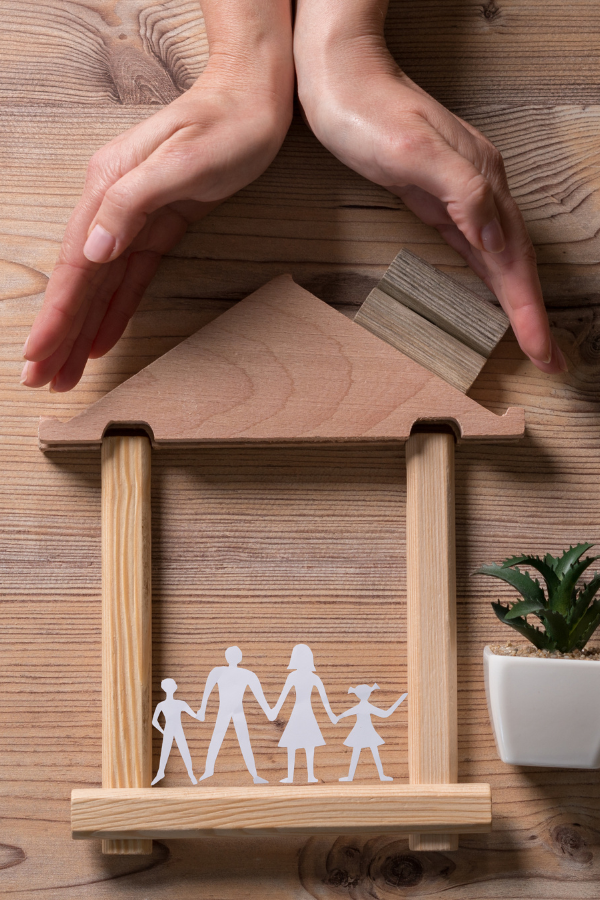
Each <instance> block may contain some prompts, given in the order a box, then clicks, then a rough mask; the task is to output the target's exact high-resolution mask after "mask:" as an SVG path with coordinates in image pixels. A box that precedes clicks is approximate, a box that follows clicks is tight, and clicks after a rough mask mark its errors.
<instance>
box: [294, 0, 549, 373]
mask: <svg viewBox="0 0 600 900" xmlns="http://www.w3.org/2000/svg"><path fill="white" fill-rule="evenodd" d="M387 6H388V2H387V0H298V3H297V11H296V21H295V25H294V59H295V65H296V74H297V79H298V94H299V98H300V102H301V104H302V108H303V110H304V113H305V116H306V119H307V121H308V123H309V125H310V127H311V128H312V130H313V132H314V134H315V135H316V137H317V138H318V139H319V140H320V141H321V143H322V144H323V145H324V146H325V147H327V149H328V150H329V151H330V152H331V153H333V154H334V156H336V157H337V158H338V159H339V160H341V162H343V163H344V164H345V165H347V166H349V167H350V168H351V169H354V170H355V171H356V172H358V173H359V174H361V175H363V176H364V177H365V178H368V179H369V180H371V181H373V182H375V183H376V184H379V185H382V186H383V187H385V188H387V189H388V190H389V191H391V192H392V193H394V194H396V195H397V196H398V197H400V198H401V199H402V200H403V202H404V203H405V204H406V206H408V207H409V209H411V210H412V211H413V212H414V213H416V215H418V216H419V218H420V219H422V221H423V222H425V223H426V224H428V225H433V226H434V227H435V228H437V230H438V231H439V232H440V234H441V235H442V236H443V237H444V239H445V240H446V241H447V242H448V244H450V246H451V247H454V249H455V250H457V251H458V252H459V253H460V254H461V255H462V256H463V257H464V258H465V259H466V261H467V263H468V264H469V266H470V267H471V268H472V269H473V270H474V271H475V272H476V274H477V275H479V277H480V278H481V279H482V280H483V281H484V282H485V283H486V284H487V286H488V287H489V288H490V289H491V290H492V291H493V292H494V293H495V295H496V297H497V298H498V300H499V301H500V303H501V305H502V307H503V308H504V310H505V312H506V313H507V315H508V316H509V318H510V321H511V324H512V327H513V330H514V332H515V335H516V337H517V340H518V342H519V344H520V346H521V349H522V350H523V351H524V352H525V353H526V354H527V356H529V357H530V359H531V360H532V362H534V363H535V365H536V366H537V367H538V368H539V369H541V370H542V371H543V372H547V373H555V372H560V371H565V370H566V368H567V366H566V362H565V360H564V357H563V355H562V353H561V351H560V349H559V347H558V345H557V344H556V342H555V340H554V339H553V338H552V336H551V334H550V328H549V325H548V318H547V315H546V310H545V307H544V301H543V298H542V291H541V288H540V283H539V278H538V273H537V265H536V258H535V251H534V249H533V246H532V243H531V240H530V238H529V235H528V233H527V229H526V227H525V223H524V221H523V218H522V216H521V213H520V212H519V209H518V207H517V205H516V203H515V202H514V200H513V198H512V196H511V194H510V190H509V187H508V183H507V179H506V174H505V171H504V165H503V162H502V156H501V154H500V153H499V151H498V150H497V149H496V148H495V147H494V146H493V144H492V143H491V142H490V141H489V140H487V138H485V137H484V136H483V135H482V134H481V133H480V132H478V131H477V129H475V128H474V127H473V126H472V125H470V124H469V123H468V122H465V121H463V120H462V119H460V118H459V117H458V116H455V115H453V114H452V113H451V112H449V111H448V110H447V109H445V108H444V107H443V106H441V104H439V103H438V102H437V101H436V100H434V99H433V97H431V96H429V95H428V94H427V93H426V92H425V91H423V90H422V89H421V88H420V87H418V85H416V84H415V83H414V82H413V81H411V80H410V78H408V77H407V76H406V75H405V74H404V73H403V72H402V71H401V70H400V69H399V67H398V66H397V64H396V63H395V61H394V60H393V58H392V56H391V55H390V53H389V51H388V49H387V46H386V43H385V38H384V31H383V29H384V22H385V16H386V12H387Z"/></svg>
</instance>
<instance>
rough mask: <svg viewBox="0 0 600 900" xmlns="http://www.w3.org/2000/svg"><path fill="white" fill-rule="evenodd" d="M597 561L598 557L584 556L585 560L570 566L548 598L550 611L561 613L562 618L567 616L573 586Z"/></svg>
mask: <svg viewBox="0 0 600 900" xmlns="http://www.w3.org/2000/svg"><path fill="white" fill-rule="evenodd" d="M597 559H600V557H598V556H586V557H585V559H582V560H580V561H579V562H577V563H574V564H573V565H572V566H570V568H569V569H568V570H567V571H566V572H565V574H564V575H563V576H562V578H561V580H560V585H559V587H558V589H557V590H555V591H553V592H552V593H551V594H550V595H549V596H548V606H549V607H550V609H553V610H555V611H556V612H559V613H562V615H563V616H566V615H567V614H568V612H569V610H570V608H571V606H572V605H573V602H574V597H573V594H574V591H575V585H576V584H577V582H578V581H579V579H580V578H581V576H582V575H583V573H584V572H585V570H586V569H587V568H588V567H589V566H591V564H592V563H593V562H595V561H596V560H597Z"/></svg>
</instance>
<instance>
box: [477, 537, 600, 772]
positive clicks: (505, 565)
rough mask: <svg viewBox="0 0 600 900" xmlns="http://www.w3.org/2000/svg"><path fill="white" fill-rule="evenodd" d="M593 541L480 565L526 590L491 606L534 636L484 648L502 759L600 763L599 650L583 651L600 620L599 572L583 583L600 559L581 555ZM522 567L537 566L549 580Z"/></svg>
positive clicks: (526, 634) (574, 764)
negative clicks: (534, 621)
mask: <svg viewBox="0 0 600 900" xmlns="http://www.w3.org/2000/svg"><path fill="white" fill-rule="evenodd" d="M592 546H593V545H592V544H587V543H586V544H578V545H577V546H576V547H570V548H569V549H568V550H566V551H565V552H564V553H563V554H562V556H558V557H555V556H551V555H550V554H546V556H544V557H543V558H541V557H538V556H513V557H510V558H509V559H505V560H504V562H502V563H500V564H496V563H492V564H491V565H485V566H481V568H479V569H478V570H477V573H476V574H481V575H491V576H493V577H494V578H500V579H501V580H502V581H505V582H507V583H508V584H510V585H512V587H514V588H516V590H517V591H518V592H519V593H520V594H521V597H522V599H519V600H518V601H517V602H515V603H509V604H507V605H506V606H504V605H503V604H502V603H500V602H497V603H492V607H493V609H494V612H495V613H496V615H497V616H498V618H499V619H500V621H501V622H504V623H505V624H506V625H510V627H511V628H514V629H515V631H518V632H519V634H521V635H522V636H523V637H525V638H527V640H528V641H529V642H530V644H522V645H520V646H519V645H516V644H513V643H509V644H507V645H506V646H488V647H486V648H485V650H484V652H483V661H484V669H485V689H486V695H487V702H488V708H489V712H490V718H491V721H492V727H493V730H494V737H495V739H496V745H497V747H498V753H499V754H500V758H501V759H502V760H503V762H506V763H512V764H513V765H521V766H563V767H568V768H578V769H597V768H600V650H584V648H585V646H586V644H587V642H588V641H589V640H590V638H591V637H592V635H593V634H594V632H595V630H596V628H597V627H598V625H600V598H596V593H597V592H598V590H599V589H600V572H598V573H596V574H595V575H594V576H593V577H592V579H591V580H590V581H588V582H587V583H581V584H578V582H579V580H580V578H581V577H582V575H583V574H584V572H585V571H586V570H587V569H588V568H589V566H590V565H591V564H592V563H593V562H594V561H595V560H597V559H600V557H598V556H587V557H584V556H583V554H584V553H585V552H586V551H587V550H589V549H590V547H592ZM520 566H527V567H529V568H532V569H534V570H536V571H537V572H538V573H539V574H540V575H541V576H542V578H543V581H544V582H545V584H544V586H542V585H541V584H540V581H539V579H538V578H537V577H534V578H532V577H531V575H530V574H529V573H528V572H527V571H525V570H523V569H521V568H519V567H520ZM529 616H535V617H536V618H537V619H539V621H540V624H541V627H540V626H536V625H534V624H532V623H531V622H529V621H528V617H529Z"/></svg>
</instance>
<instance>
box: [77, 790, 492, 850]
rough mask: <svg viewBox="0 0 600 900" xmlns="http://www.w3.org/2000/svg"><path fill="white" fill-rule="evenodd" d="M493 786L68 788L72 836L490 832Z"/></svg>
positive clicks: (81, 837)
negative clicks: (416, 831) (70, 792)
mask: <svg viewBox="0 0 600 900" xmlns="http://www.w3.org/2000/svg"><path fill="white" fill-rule="evenodd" d="M491 824H492V799H491V790H490V786H489V785H488V784H434V785H431V784H430V785H418V786H416V785H408V784H401V785H339V786H338V785H321V786H319V787H308V786H306V787H304V786H300V785H298V786H297V787H291V788H284V787H279V786H264V787H259V788H257V787H247V788H246V787H230V788H154V789H153V788H119V789H106V788H104V789H102V788H96V789H86V790H75V791H73V792H72V794H71V829H72V833H73V837H74V838H77V839H84V838H104V839H106V838H109V839H113V840H115V839H116V840H119V839H123V838H177V837H179V838H193V837H202V836H208V835H215V834H220V835H223V834H235V835H239V834H244V833H246V834H275V833H276V834H327V833H331V834H348V833H351V832H361V833H366V832H386V831H389V832H395V833H406V832H414V831H415V830H416V829H418V832H419V833H420V834H422V833H427V832H434V833H435V832H440V831H441V830H443V831H444V832H445V833H457V832H469V833H474V832H477V833H479V832H486V831H490V830H491Z"/></svg>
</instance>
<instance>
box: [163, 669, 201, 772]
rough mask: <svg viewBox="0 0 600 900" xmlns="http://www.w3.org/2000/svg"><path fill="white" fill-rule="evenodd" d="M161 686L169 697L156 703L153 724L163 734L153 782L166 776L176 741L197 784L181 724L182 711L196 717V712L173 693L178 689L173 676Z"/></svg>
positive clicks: (166, 679) (188, 770)
mask: <svg viewBox="0 0 600 900" xmlns="http://www.w3.org/2000/svg"><path fill="white" fill-rule="evenodd" d="M160 686H161V688H162V689H163V691H164V692H165V694H166V695H167V699H166V700H162V701H161V702H160V703H157V704H156V709H155V710H154V717H153V719H152V724H153V725H154V727H155V728H157V729H158V730H159V731H160V732H161V733H162V735H163V741H162V748H161V751H160V763H159V766H158V772H157V773H156V778H155V779H154V781H153V782H152V784H156V782H157V781H160V780H161V779H162V778H164V777H165V766H166V765H167V760H168V758H169V754H170V752H171V747H172V746H173V741H175V743H176V744H177V746H178V747H179V752H180V753H181V756H182V759H183V761H184V763H185V767H186V769H187V772H188V775H189V776H190V778H191V781H192V784H197V783H198V782H197V781H196V778H195V776H194V772H193V769H192V758H191V756H190V751H189V750H188V745H187V741H186V739H185V734H184V733H183V725H182V724H181V713H183V712H185V713H187V714H188V716H193V718H194V719H195V718H196V713H195V712H194V710H193V709H191V708H190V707H189V706H188V705H187V703H186V702H185V700H176V699H175V697H174V696H173V694H174V693H175V691H176V690H177V685H176V684H175V681H174V680H173V679H172V678H165V679H164V681H161V683H160ZM161 713H162V714H163V716H164V717H165V727H164V729H163V728H161V727H160V725H159V724H158V719H159V717H160V714H161Z"/></svg>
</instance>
